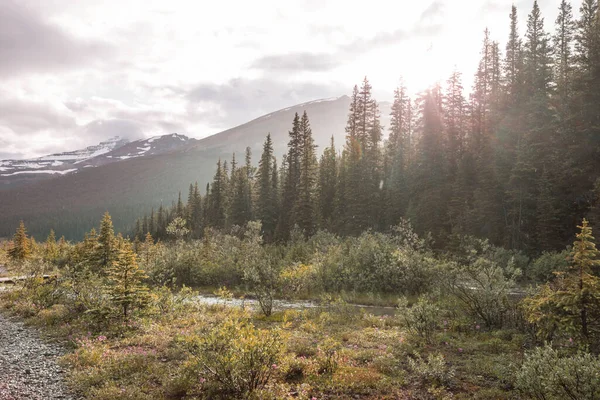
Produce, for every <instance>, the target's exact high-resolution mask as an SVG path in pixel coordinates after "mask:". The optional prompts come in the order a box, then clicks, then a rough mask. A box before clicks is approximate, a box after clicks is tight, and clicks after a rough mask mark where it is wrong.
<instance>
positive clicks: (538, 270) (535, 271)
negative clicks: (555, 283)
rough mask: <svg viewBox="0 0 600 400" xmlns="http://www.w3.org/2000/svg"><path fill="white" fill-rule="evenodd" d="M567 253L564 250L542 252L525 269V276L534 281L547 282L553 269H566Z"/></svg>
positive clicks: (552, 275) (551, 277)
mask: <svg viewBox="0 0 600 400" xmlns="http://www.w3.org/2000/svg"><path fill="white" fill-rule="evenodd" d="M568 257H569V253H568V252H567V251H566V250H565V251H562V252H560V253H554V252H552V253H549V252H544V253H542V255H541V256H539V257H538V258H537V259H536V260H535V261H534V262H533V263H531V265H530V266H529V269H528V270H527V277H528V278H530V279H532V280H533V281H535V282H547V281H549V280H552V279H553V278H554V276H555V275H554V272H555V271H566V270H567V268H568V267H569V261H568Z"/></svg>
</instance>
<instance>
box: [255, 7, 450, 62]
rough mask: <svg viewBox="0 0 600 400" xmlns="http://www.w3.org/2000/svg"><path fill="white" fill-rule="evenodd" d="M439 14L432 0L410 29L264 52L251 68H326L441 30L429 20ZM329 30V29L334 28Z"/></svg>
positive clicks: (441, 8) (440, 8)
mask: <svg viewBox="0 0 600 400" xmlns="http://www.w3.org/2000/svg"><path fill="white" fill-rule="evenodd" d="M442 13H443V4H442V3H441V2H438V1H435V2H433V3H432V4H431V5H430V7H429V8H428V9H427V10H425V12H424V13H423V15H422V16H421V21H419V23H418V24H417V25H416V26H414V27H413V28H412V29H410V30H405V29H397V30H395V31H391V32H378V33H377V34H375V35H374V36H372V37H370V38H356V39H354V40H352V41H350V42H349V43H346V44H344V45H341V46H339V47H338V48H337V49H336V50H335V51H334V52H332V53H309V52H296V53H287V54H275V55H267V56H263V57H260V58H258V59H257V60H255V61H254V63H253V64H252V66H251V67H252V68H256V69H260V70H264V71H267V72H288V71H311V72H321V71H330V70H332V69H334V68H336V67H338V66H340V65H342V64H344V63H346V62H348V61H349V60H352V59H353V58H355V57H356V56H357V55H359V54H363V53H367V52H369V51H371V50H374V49H378V48H381V47H386V46H390V45H394V44H396V43H399V42H402V41H404V40H407V39H411V38H415V37H428V36H434V35H437V34H439V33H440V32H441V31H442V24H441V23H439V22H435V23H432V18H437V16H440V15H441V14H442ZM424 16H425V17H424ZM331 29H332V32H333V30H335V27H332V28H331Z"/></svg>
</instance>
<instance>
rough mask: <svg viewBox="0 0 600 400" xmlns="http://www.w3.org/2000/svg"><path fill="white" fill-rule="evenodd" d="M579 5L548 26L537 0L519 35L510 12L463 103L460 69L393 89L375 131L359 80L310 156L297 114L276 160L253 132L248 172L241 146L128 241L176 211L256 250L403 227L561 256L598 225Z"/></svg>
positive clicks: (591, 24)
mask: <svg viewBox="0 0 600 400" xmlns="http://www.w3.org/2000/svg"><path fill="white" fill-rule="evenodd" d="M580 11H581V12H580V13H581V17H580V18H579V19H578V20H574V19H573V12H572V9H571V6H570V5H569V3H568V2H566V1H563V2H562V3H561V5H560V13H559V15H558V18H557V19H556V21H555V22H554V24H551V23H547V22H546V21H545V20H544V18H543V16H542V15H541V12H540V9H539V7H538V5H537V2H536V3H534V6H533V9H532V10H531V11H530V12H529V14H528V15H527V16H525V18H526V19H527V29H526V31H525V32H519V31H518V29H517V26H518V18H519V15H518V11H517V9H516V7H514V6H513V8H512V11H511V13H510V20H509V21H507V22H508V23H510V35H509V37H508V38H507V40H506V42H505V44H501V43H498V42H495V41H492V40H491V39H490V34H489V32H488V31H486V32H484V35H483V40H482V43H481V52H480V61H479V65H478V67H477V72H476V75H475V78H474V84H473V87H472V88H471V90H470V91H469V92H470V94H469V95H467V94H466V90H465V88H463V84H462V75H461V72H460V71H455V72H453V73H452V75H451V76H449V77H448V79H447V81H446V82H438V83H436V84H435V85H434V86H432V87H431V88H429V89H427V90H426V91H424V92H422V93H420V94H418V95H417V96H416V97H415V98H411V97H409V96H408V94H407V92H408V91H407V88H406V87H405V86H404V85H401V86H400V87H398V88H397V89H396V90H395V92H394V93H395V94H394V101H393V105H392V112H391V116H390V117H391V123H390V126H388V127H382V126H381V124H380V113H379V110H378V105H377V101H376V100H375V99H374V98H373V96H372V93H371V92H372V88H371V85H370V84H369V81H368V79H367V78H365V79H364V80H363V81H362V82H361V84H360V85H359V86H358V85H357V86H355V87H354V89H353V91H352V95H351V103H350V109H349V112H348V122H347V125H346V141H345V143H334V142H333V139H332V142H331V145H330V147H327V148H325V149H316V148H315V146H314V144H313V138H312V133H311V128H310V120H309V118H310V116H309V115H307V114H306V113H304V114H303V115H296V116H295V118H294V120H293V121H290V130H289V144H288V151H287V154H285V155H283V157H281V158H277V157H276V155H275V154H273V144H272V142H271V138H270V136H266V138H265V142H264V147H263V152H262V154H260V155H258V156H259V158H258V160H259V161H258V167H256V166H255V163H253V160H252V156H253V155H252V154H250V150H247V152H246V154H245V155H243V156H244V159H243V160H240V159H239V156H240V155H238V159H237V160H236V155H235V154H234V155H232V159H231V160H229V161H227V160H221V161H220V162H219V163H218V164H217V166H216V171H215V175H214V179H213V181H212V182H210V184H208V185H207V186H206V188H203V187H199V186H198V184H197V183H195V184H191V185H190V187H189V192H188V196H187V201H186V199H185V191H184V193H183V196H184V197H183V198H182V194H180V196H179V201H178V202H177V204H175V205H173V206H172V207H170V208H165V207H162V206H161V207H160V208H159V209H157V210H153V212H152V213H151V214H150V215H146V216H144V217H143V218H140V219H139V220H138V221H137V223H136V227H135V236H136V237H138V238H139V239H142V238H143V237H144V236H145V234H146V233H148V232H150V233H151V234H152V236H153V237H155V238H158V239H165V238H166V237H167V234H166V228H167V226H168V225H169V223H170V222H171V221H172V220H173V219H174V218H176V217H181V218H183V219H184V220H186V226H187V228H188V229H189V230H190V234H191V237H193V238H200V237H201V236H202V233H203V231H204V229H205V228H207V227H210V228H214V229H219V230H225V231H227V230H230V229H231V227H233V226H236V225H237V226H244V225H245V224H246V223H247V222H248V221H251V220H261V221H262V223H263V234H264V237H265V239H266V240H267V241H268V242H285V241H287V240H288V239H289V237H290V231H291V230H292V229H294V227H296V226H297V227H298V228H299V229H300V230H301V231H302V232H303V233H304V234H305V235H307V236H310V235H312V234H314V233H315V232H316V231H318V230H327V231H329V232H333V233H336V234H339V235H358V234H360V233H362V232H364V231H366V230H373V231H379V232H389V231H390V229H391V227H393V226H395V225H397V224H398V223H399V221H400V220H401V219H408V220H410V221H411V223H412V224H413V226H414V227H415V228H416V230H417V232H418V233H419V234H425V233H431V234H432V236H433V239H434V240H435V246H436V247H437V248H452V247H453V246H455V245H456V243H457V241H458V240H459V238H460V237H461V236H464V235H471V236H476V237H481V238H487V239H489V240H490V242H491V243H493V244H494V245H497V246H502V247H505V248H510V249H516V250H522V251H524V252H526V253H528V254H540V253H542V252H544V251H549V250H559V249H562V248H564V246H565V245H567V244H568V243H569V242H570V240H571V238H572V237H573V235H574V233H575V231H574V227H575V226H576V225H577V222H578V221H580V220H581V218H583V217H586V218H588V219H589V220H590V221H591V224H592V226H597V225H598V224H600V39H599V37H600V36H599V35H600V33H599V29H600V28H599V27H598V23H597V22H595V21H596V20H597V17H596V15H597V12H598V11H597V5H596V2H595V1H593V0H586V1H584V2H583V4H582V6H581V10H580ZM550 32H552V33H550ZM384 138H385V139H384ZM319 153H320V154H321V156H320V157H318V156H317V155H318V154H319ZM201 193H202V194H201Z"/></svg>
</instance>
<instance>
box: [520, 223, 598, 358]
mask: <svg viewBox="0 0 600 400" xmlns="http://www.w3.org/2000/svg"><path fill="white" fill-rule="evenodd" d="M578 228H579V229H580V232H579V233H578V234H577V240H575V242H574V243H573V249H572V251H571V262H572V264H571V266H570V268H569V269H568V270H567V271H566V272H555V274H556V275H557V276H558V279H557V280H556V282H554V283H550V284H546V285H544V286H542V287H540V288H539V289H538V292H537V293H536V294H535V295H534V296H532V297H529V298H527V299H525V300H524V306H525V307H524V308H525V312H526V315H527V318H528V320H529V321H530V322H532V323H535V324H537V326H538V327H539V328H540V330H541V333H543V334H545V335H546V337H547V338H548V339H552V336H553V335H554V334H555V333H557V331H558V333H563V334H566V335H571V336H576V337H577V336H578V337H579V338H580V340H581V341H582V342H583V344H584V345H592V346H594V347H597V346H598V341H597V339H598V338H599V337H600V278H598V276H597V275H596V274H595V273H594V270H593V269H594V268H595V267H597V266H598V265H600V261H599V255H600V253H599V252H598V250H597V249H596V245H595V244H594V237H593V236H592V229H591V228H590V227H589V225H588V221H587V220H585V219H584V220H583V223H582V224H581V225H580V226H578ZM595 350H597V349H592V351H595Z"/></svg>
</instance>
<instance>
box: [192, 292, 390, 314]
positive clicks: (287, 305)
mask: <svg viewBox="0 0 600 400" xmlns="http://www.w3.org/2000/svg"><path fill="white" fill-rule="evenodd" d="M196 299H197V300H198V301H199V302H200V303H202V304H208V305H215V304H224V305H226V306H229V307H250V308H252V309H254V310H259V309H260V306H259V304H258V300H255V299H236V298H233V299H223V298H220V297H216V296H210V295H199V296H198V297H196ZM348 306H349V307H353V308H355V309H356V310H357V311H364V312H366V313H368V314H373V315H394V313H395V308H394V307H378V306H367V305H363V304H348ZM318 307H323V308H324V309H326V308H327V306H324V305H321V304H319V303H317V302H314V301H303V300H296V301H287V300H274V301H273V309H274V310H276V311H282V310H306V309H314V308H318Z"/></svg>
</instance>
